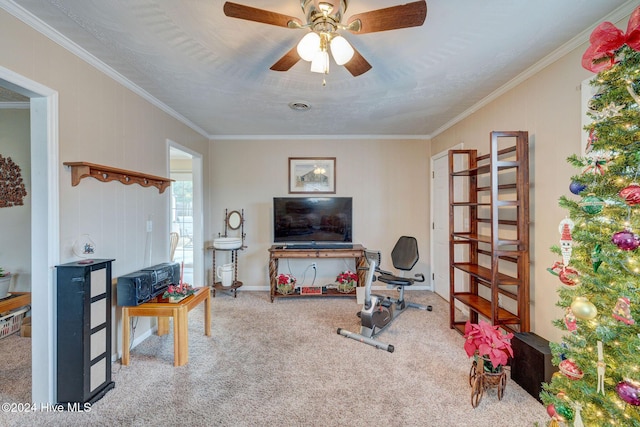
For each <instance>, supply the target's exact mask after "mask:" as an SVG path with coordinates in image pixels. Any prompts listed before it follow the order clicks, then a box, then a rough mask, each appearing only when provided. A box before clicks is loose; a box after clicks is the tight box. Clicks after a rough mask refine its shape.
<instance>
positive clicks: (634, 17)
mask: <svg viewBox="0 0 640 427" xmlns="http://www.w3.org/2000/svg"><path fill="white" fill-rule="evenodd" d="M589 41H590V42H591V46H589V47H588V48H587V50H586V51H585V52H584V55H582V66H583V67H584V68H586V69H587V70H589V71H593V72H594V73H599V72H600V71H602V70H607V69H609V68H611V67H612V66H613V64H615V56H614V52H615V51H616V50H618V49H620V48H621V47H622V46H623V45H624V44H626V45H627V46H629V47H630V48H632V49H633V50H637V51H640V7H638V8H636V10H634V11H633V13H632V14H631V17H630V18H629V23H628V24H627V32H626V33H623V32H622V30H620V29H618V28H617V27H616V26H615V25H613V24H612V23H611V22H603V23H602V24H600V25H598V26H597V27H596V28H595V29H594V30H593V32H592V33H591V36H590V37H589Z"/></svg>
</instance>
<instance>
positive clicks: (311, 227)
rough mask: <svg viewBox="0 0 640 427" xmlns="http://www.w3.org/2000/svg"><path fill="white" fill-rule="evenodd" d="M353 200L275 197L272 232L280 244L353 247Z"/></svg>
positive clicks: (342, 198)
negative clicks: (319, 244) (326, 244)
mask: <svg viewBox="0 0 640 427" xmlns="http://www.w3.org/2000/svg"><path fill="white" fill-rule="evenodd" d="M352 206H353V204H352V198H351V197H274V198H273V229H274V233H273V235H274V237H273V239H274V241H275V242H277V243H289V242H304V243H323V242H331V243H339V242H344V243H351V242H352V236H351V232H352V220H353V207H352Z"/></svg>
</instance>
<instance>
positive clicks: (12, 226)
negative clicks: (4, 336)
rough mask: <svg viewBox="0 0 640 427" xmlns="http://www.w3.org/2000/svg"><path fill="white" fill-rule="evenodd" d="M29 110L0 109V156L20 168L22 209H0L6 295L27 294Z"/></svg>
mask: <svg viewBox="0 0 640 427" xmlns="http://www.w3.org/2000/svg"><path fill="white" fill-rule="evenodd" d="M30 153H31V150H30V133H29V109H28V108H27V109H19V110H17V109H16V110H14V109H0V154H1V155H2V156H3V157H5V158H7V157H10V158H11V159H12V160H13V162H14V163H15V164H17V165H18V166H19V167H20V173H21V175H22V181H23V183H24V186H25V189H26V190H27V195H26V197H25V198H24V199H23V203H24V204H23V205H22V206H12V207H5V208H0V236H2V239H1V240H2V241H3V242H11V244H10V245H7V244H3V245H0V267H2V268H4V269H5V271H9V272H11V274H12V278H11V286H10V287H9V291H18V292H29V291H31V220H30V218H31V160H30V155H31V154H30Z"/></svg>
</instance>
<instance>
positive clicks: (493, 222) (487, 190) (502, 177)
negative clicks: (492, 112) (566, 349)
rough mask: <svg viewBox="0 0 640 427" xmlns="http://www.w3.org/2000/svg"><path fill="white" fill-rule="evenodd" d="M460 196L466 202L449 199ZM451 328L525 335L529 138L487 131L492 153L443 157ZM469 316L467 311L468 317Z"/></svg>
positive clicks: (471, 152)
mask: <svg viewBox="0 0 640 427" xmlns="http://www.w3.org/2000/svg"><path fill="white" fill-rule="evenodd" d="M459 194H463V195H464V196H463V197H462V198H464V199H465V200H455V197H454V195H458V196H456V197H460V196H459ZM449 260H450V265H449V287H450V289H449V290H450V298H449V304H450V313H449V316H450V326H451V328H452V329H456V330H458V331H459V332H461V333H463V332H464V325H465V323H466V321H467V319H468V320H470V321H471V322H472V323H477V322H478V320H479V319H484V320H487V321H489V322H490V323H491V324H493V325H499V326H500V327H502V328H504V329H505V330H508V331H511V332H529V330H530V319H529V310H530V309H529V273H530V272H529V137H528V133H527V132H526V131H493V132H491V133H490V152H489V154H485V155H482V156H478V152H477V150H450V151H449ZM467 312H468V313H467Z"/></svg>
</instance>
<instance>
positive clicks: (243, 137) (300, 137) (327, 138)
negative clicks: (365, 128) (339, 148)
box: [210, 135, 430, 141]
mask: <svg viewBox="0 0 640 427" xmlns="http://www.w3.org/2000/svg"><path fill="white" fill-rule="evenodd" d="M429 138H430V137H429V136H428V135H211V136H210V139H211V140H212V141H238V140H245V141H246V140H251V141H256V140H263V141H271V140H287V141H290V140H316V141H317V140H323V141H333V140H369V141H371V140H375V141H379V140H398V139H407V140H408V139H411V140H414V139H415V140H427V139H429Z"/></svg>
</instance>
